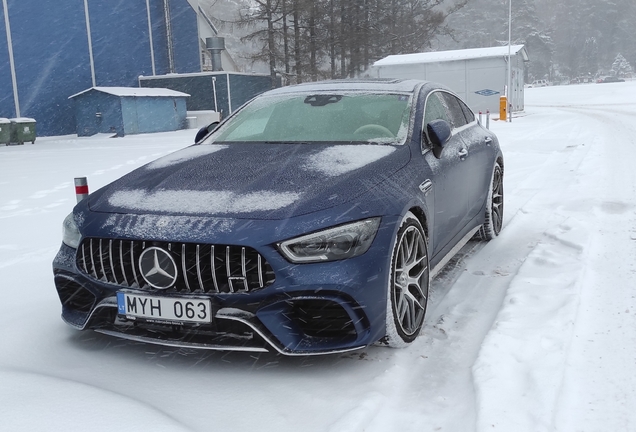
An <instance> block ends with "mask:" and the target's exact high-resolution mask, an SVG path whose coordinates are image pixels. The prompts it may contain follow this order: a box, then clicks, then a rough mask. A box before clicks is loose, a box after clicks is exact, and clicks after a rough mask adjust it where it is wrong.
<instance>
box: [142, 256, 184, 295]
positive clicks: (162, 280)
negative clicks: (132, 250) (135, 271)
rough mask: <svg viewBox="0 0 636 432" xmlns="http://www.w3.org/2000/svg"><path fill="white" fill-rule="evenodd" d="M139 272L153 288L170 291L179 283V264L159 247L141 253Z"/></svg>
mask: <svg viewBox="0 0 636 432" xmlns="http://www.w3.org/2000/svg"><path fill="white" fill-rule="evenodd" d="M139 270H141V276H143V278H144V280H145V281H146V282H148V284H149V285H150V286H151V287H153V288H157V289H168V288H170V287H171V286H172V285H174V283H175V282H176V281H177V264H176V263H175V262H174V259H173V258H172V256H171V255H170V253H169V252H166V251H165V250H163V249H161V248H158V247H154V246H153V247H149V248H148V249H145V250H144V251H143V252H142V253H141V256H140V257H139Z"/></svg>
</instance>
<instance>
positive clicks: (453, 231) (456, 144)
mask: <svg viewBox="0 0 636 432" xmlns="http://www.w3.org/2000/svg"><path fill="white" fill-rule="evenodd" d="M438 119H441V120H445V121H447V122H448V123H449V124H450V125H451V127H452V124H453V121H452V119H451V117H450V112H449V109H448V107H447V103H446V101H445V100H444V97H443V95H442V92H440V91H433V92H431V93H429V94H428V96H427V98H426V103H425V107H424V121H423V125H422V128H423V134H422V135H423V140H422V141H423V142H422V153H423V157H424V160H425V161H426V164H427V165H428V166H429V167H430V170H431V171H432V173H433V176H432V178H431V179H430V181H431V183H432V192H433V203H434V211H433V214H432V215H431V216H432V226H433V230H432V232H431V233H430V237H431V239H430V241H431V245H432V255H433V256H435V255H436V254H437V253H438V252H440V251H441V250H442V249H443V248H444V247H445V246H446V245H447V244H448V243H449V242H450V241H451V239H453V238H454V237H455V236H456V235H457V234H458V233H459V231H460V230H461V229H462V228H463V225H462V221H463V220H464V218H465V215H466V212H467V211H468V198H467V196H466V190H465V188H464V183H465V179H464V172H463V166H462V165H463V164H462V158H463V155H464V154H465V153H466V152H467V149H466V146H465V144H464V142H463V141H462V139H461V137H460V136H458V135H457V134H453V135H452V136H451V138H450V140H449V142H448V143H446V144H445V145H444V148H443V150H442V152H441V154H440V157H439V158H438V157H437V156H435V155H434V154H433V151H432V147H431V142H430V140H429V139H428V134H427V132H426V125H427V124H428V123H429V122H431V121H433V120H438Z"/></svg>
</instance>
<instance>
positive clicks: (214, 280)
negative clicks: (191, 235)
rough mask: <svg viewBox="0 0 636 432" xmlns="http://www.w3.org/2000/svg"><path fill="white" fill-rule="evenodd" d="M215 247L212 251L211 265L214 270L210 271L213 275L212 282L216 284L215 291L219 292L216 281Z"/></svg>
mask: <svg viewBox="0 0 636 432" xmlns="http://www.w3.org/2000/svg"><path fill="white" fill-rule="evenodd" d="M214 256H215V255H214V245H212V248H211V249H210V265H211V266H212V268H211V269H210V273H212V282H213V283H214V291H216V292H219V284H218V282H217V281H216V266H215V265H214Z"/></svg>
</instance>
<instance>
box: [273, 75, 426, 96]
mask: <svg viewBox="0 0 636 432" xmlns="http://www.w3.org/2000/svg"><path fill="white" fill-rule="evenodd" d="M428 83H429V82H428V81H421V80H414V79H392V78H388V79H382V78H378V79H341V80H329V81H317V82H310V83H303V84H296V85H291V86H287V87H280V88H277V89H273V90H270V91H268V92H267V94H270V95H271V94H285V93H299V92H302V93H305V92H323V91H371V92H406V93H413V92H414V91H415V90H416V89H418V88H420V87H421V86H422V85H424V84H428Z"/></svg>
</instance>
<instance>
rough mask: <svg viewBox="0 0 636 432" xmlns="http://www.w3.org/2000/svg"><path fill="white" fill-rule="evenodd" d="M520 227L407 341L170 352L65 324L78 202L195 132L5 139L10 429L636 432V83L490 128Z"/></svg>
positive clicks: (2, 300) (6, 414)
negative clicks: (66, 272) (326, 349)
mask: <svg viewBox="0 0 636 432" xmlns="http://www.w3.org/2000/svg"><path fill="white" fill-rule="evenodd" d="M491 128H492V129H494V130H495V132H496V133H497V134H498V136H499V138H500V141H501V143H502V147H503V150H504V154H505V158H506V165H505V193H506V201H505V225H504V230H503V231H502V234H501V236H500V237H499V238H497V239H496V240H494V241H492V242H490V243H488V244H485V245H484V244H478V243H472V244H469V245H468V246H467V247H466V248H465V249H464V250H463V251H462V253H461V255H460V256H459V257H458V258H457V259H455V260H453V261H452V262H451V263H450V264H449V266H448V267H447V268H446V269H445V270H444V271H443V272H442V273H441V274H440V275H438V277H437V279H436V280H435V281H434V282H433V290H432V293H431V304H430V306H429V313H428V318H427V323H426V326H425V328H424V331H423V335H422V336H421V337H420V338H419V339H418V340H417V341H416V342H415V343H414V344H413V345H412V346H411V347H409V348H408V349H405V350H391V349H387V348H380V347H371V348H368V349H366V350H364V351H359V352H355V353H350V354H345V355H337V356H328V357H311V358H286V357H280V356H275V355H255V354H245V353H223V352H209V351H203V352H200V351H193V350H183V349H176V348H163V347H158V346H154V345H144V344H137V343H131V342H126V341H121V340H119V339H115V338H110V337H107V336H102V335H98V334H96V333H94V332H76V331H75V330H72V329H71V328H69V327H68V326H67V325H66V324H64V323H63V322H62V321H61V319H60V317H59V315H60V305H59V300H58V298H57V295H56V293H55V289H54V286H53V277H52V272H51V261H52V259H53V256H54V255H55V252H56V250H57V248H58V247H59V243H60V238H61V222H62V220H63V218H64V217H65V216H66V214H68V212H69V211H70V210H71V208H72V206H73V205H74V203H75V197H74V189H73V184H72V182H73V177H78V176H83V175H86V176H88V179H89V185H90V187H91V190H95V189H96V188H98V187H100V186H103V185H105V184H106V183H108V182H110V181H112V180H114V179H116V178H117V177H119V176H121V175H122V174H124V173H126V172H128V171H130V170H132V169H133V168H135V167H138V166H140V165H142V164H144V163H147V162H149V161H151V160H153V159H155V158H157V157H159V156H162V155H165V154H167V153H169V152H171V151H173V150H176V149H178V148H182V147H184V146H186V145H188V144H190V142H191V140H192V138H193V136H194V131H179V132H173V133H165V134H154V135H139V136H131V137H126V138H123V139H108V138H82V139H78V138H77V137H74V136H67V137H56V138H39V139H38V140H37V142H36V143H35V145H30V144H27V145H24V146H11V147H0V305H1V307H0V310H2V313H1V314H0V328H1V329H2V330H1V331H0V430H2V431H4V430H6V431H34V430H47V431H62V430H63V431H72V430H81V431H112V430H118V431H129V430H130V431H133V430H134V431H150V430H152V431H256V430H258V431H262V432H268V431H277V432H279V431H301V430H302V431H307V432H309V431H330V432H348V431H382V432H387V431H389V432H392V431H401V432H403V431H418V432H421V431H454V432H471V431H492V430H498V431H505V432H512V431H514V432H524V431H528V432H535V431H537V432H538V431H564V432H578V431H588V432H592V431H633V430H636V413H635V411H634V407H635V406H636V82H628V83H617V84H602V85H600V84H599V85H597V84H591V85H578V86H563V87H545V88H532V89H528V90H526V110H525V112H524V113H523V114H521V115H519V116H518V117H516V118H514V120H513V122H512V123H503V122H492V124H491Z"/></svg>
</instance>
